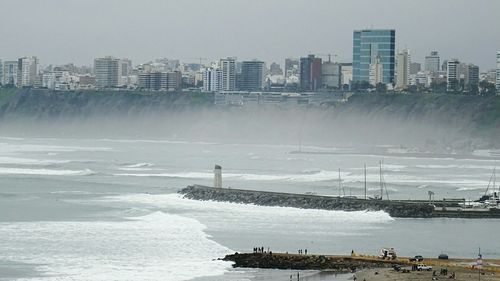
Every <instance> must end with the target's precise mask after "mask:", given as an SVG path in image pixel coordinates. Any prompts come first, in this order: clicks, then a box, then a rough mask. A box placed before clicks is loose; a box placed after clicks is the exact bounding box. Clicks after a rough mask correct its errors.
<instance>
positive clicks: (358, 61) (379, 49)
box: [352, 29, 396, 84]
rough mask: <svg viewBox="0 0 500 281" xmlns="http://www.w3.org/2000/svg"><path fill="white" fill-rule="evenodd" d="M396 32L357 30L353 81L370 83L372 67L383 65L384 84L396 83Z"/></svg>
mask: <svg viewBox="0 0 500 281" xmlns="http://www.w3.org/2000/svg"><path fill="white" fill-rule="evenodd" d="M395 45H396V31H395V30H394V29H366V30H355V31H354V33H353V50H352V51H353V59H352V76H353V77H352V78H353V81H355V82H356V81H357V82H359V81H366V82H369V81H370V66H371V65H372V64H373V63H374V62H376V61H379V62H380V63H381V64H382V79H381V80H382V81H381V82H382V83H384V84H392V83H393V82H394V68H395V53H394V52H395Z"/></svg>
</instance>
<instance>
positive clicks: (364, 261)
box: [223, 252, 404, 272]
mask: <svg viewBox="0 0 500 281" xmlns="http://www.w3.org/2000/svg"><path fill="white" fill-rule="evenodd" d="M223 260H225V261H232V262H234V263H233V267H246V268H268V269H296V270H333V271H338V272H350V271H353V270H356V269H363V268H375V267H376V268H382V267H392V266H393V265H396V264H404V263H401V262H400V261H394V260H382V259H377V258H360V257H351V256H324V255H298V254H284V253H277V254H274V253H271V252H269V253H244V254H239V253H235V254H232V255H227V256H225V257H224V258H223Z"/></svg>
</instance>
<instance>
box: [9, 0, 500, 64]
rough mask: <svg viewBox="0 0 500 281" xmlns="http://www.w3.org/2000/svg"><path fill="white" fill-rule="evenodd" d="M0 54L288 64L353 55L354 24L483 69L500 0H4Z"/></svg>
mask: <svg viewBox="0 0 500 281" xmlns="http://www.w3.org/2000/svg"><path fill="white" fill-rule="evenodd" d="M0 1H1V2H0V11H2V13H1V16H0V26H1V37H0V58H1V59H4V60H5V59H14V58H17V57H20V56H25V55H37V56H38V57H39V58H40V60H41V63H42V64H44V65H46V64H49V63H53V64H62V63H66V62H75V63H77V64H86V65H91V64H92V62H93V58H94V57H97V56H104V55H108V54H110V55H114V56H118V57H129V58H131V59H132V60H133V63H134V64H137V63H140V62H145V61H148V60H152V59H155V58H159V57H167V58H178V59H181V60H183V61H193V62H196V61H197V60H196V59H190V58H195V57H208V58H210V59H217V58H220V57H226V56H236V57H238V59H240V60H242V59H252V58H259V59H262V60H265V61H267V62H271V61H277V62H278V63H280V64H281V65H283V61H284V58H285V57H299V56H304V55H306V54H308V53H310V52H312V53H319V54H327V53H335V54H338V60H340V61H351V60H352V57H351V56H352V31H353V30H354V29H361V28H370V27H374V28H395V29H396V43H397V46H396V48H398V49H402V48H404V47H405V46H406V47H408V48H409V49H410V50H411V53H412V56H413V58H414V60H416V61H421V62H423V57H424V56H425V55H426V54H427V53H428V52H430V51H431V50H434V49H435V50H438V51H439V52H440V54H441V56H442V58H443V59H445V58H451V57H458V58H460V59H461V60H463V61H465V62H472V63H476V64H478V65H479V66H480V67H481V68H482V69H483V70H484V69H485V68H494V67H495V54H496V51H497V50H500V30H499V22H500V21H499V18H500V12H499V11H500V1H498V0H480V1H473V0H345V1H339V0H140V1H138V0H135V1H132V0H85V1H83V0H82V1H79V0H78V1H77V0H16V1H8V0H0Z"/></svg>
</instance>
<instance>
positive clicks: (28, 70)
mask: <svg viewBox="0 0 500 281" xmlns="http://www.w3.org/2000/svg"><path fill="white" fill-rule="evenodd" d="M37 76H38V58H37V57H24V58H20V59H18V60H17V86H18V87H33V86H34V85H35V83H36V79H37Z"/></svg>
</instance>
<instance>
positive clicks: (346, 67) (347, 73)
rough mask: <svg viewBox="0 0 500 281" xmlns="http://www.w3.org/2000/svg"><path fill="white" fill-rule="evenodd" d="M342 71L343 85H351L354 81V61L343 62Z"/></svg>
mask: <svg viewBox="0 0 500 281" xmlns="http://www.w3.org/2000/svg"><path fill="white" fill-rule="evenodd" d="M340 71H341V73H342V76H341V84H342V85H351V82H352V63H341V64H340Z"/></svg>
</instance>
